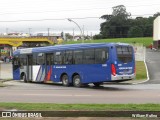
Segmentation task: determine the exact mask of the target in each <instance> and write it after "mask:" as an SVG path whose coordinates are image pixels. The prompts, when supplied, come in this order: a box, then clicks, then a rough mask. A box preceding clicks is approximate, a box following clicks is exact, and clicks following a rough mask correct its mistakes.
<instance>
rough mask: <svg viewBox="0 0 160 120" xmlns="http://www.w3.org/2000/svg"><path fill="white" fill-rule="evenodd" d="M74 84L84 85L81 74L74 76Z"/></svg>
mask: <svg viewBox="0 0 160 120" xmlns="http://www.w3.org/2000/svg"><path fill="white" fill-rule="evenodd" d="M73 85H74V86H75V87H81V86H82V83H81V78H80V76H79V75H75V76H74V77H73Z"/></svg>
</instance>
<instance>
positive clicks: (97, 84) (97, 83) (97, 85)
mask: <svg viewBox="0 0 160 120" xmlns="http://www.w3.org/2000/svg"><path fill="white" fill-rule="evenodd" d="M93 84H94V86H96V87H99V86H100V85H103V83H102V82H96V83H93Z"/></svg>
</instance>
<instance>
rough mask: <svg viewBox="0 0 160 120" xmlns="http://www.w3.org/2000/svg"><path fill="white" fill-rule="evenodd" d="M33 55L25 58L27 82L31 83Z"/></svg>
mask: <svg viewBox="0 0 160 120" xmlns="http://www.w3.org/2000/svg"><path fill="white" fill-rule="evenodd" d="M32 66H33V55H28V56H27V81H32V76H33V75H32V71H33V70H32Z"/></svg>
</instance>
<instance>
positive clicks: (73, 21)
mask: <svg viewBox="0 0 160 120" xmlns="http://www.w3.org/2000/svg"><path fill="white" fill-rule="evenodd" d="M68 21H70V22H73V23H75V24H76V25H77V27H78V28H79V30H80V32H81V38H82V42H83V43H84V39H83V32H82V29H81V27H80V26H79V25H78V23H76V22H75V21H73V20H72V19H70V18H68Z"/></svg>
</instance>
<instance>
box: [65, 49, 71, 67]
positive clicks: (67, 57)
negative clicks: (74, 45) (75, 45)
mask: <svg viewBox="0 0 160 120" xmlns="http://www.w3.org/2000/svg"><path fill="white" fill-rule="evenodd" d="M72 63H73V52H72V51H66V52H65V59H64V64H72Z"/></svg>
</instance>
